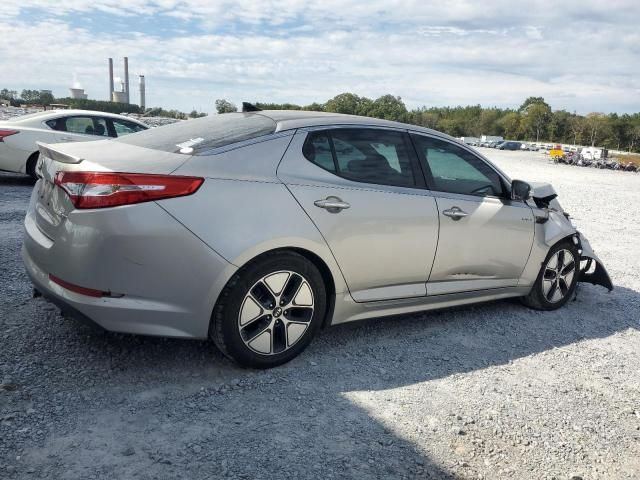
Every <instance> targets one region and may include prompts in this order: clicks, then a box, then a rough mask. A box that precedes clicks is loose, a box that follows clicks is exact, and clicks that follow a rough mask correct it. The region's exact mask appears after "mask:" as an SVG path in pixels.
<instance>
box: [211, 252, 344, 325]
mask: <svg viewBox="0 0 640 480" xmlns="http://www.w3.org/2000/svg"><path fill="white" fill-rule="evenodd" d="M281 252H293V253H296V254H298V255H300V256H302V257H304V258H305V259H306V260H308V261H309V262H311V263H312V264H313V265H314V266H315V267H316V268H317V269H318V270H319V271H320V275H321V276H322V280H323V281H324V287H325V292H326V295H327V298H326V301H327V310H326V312H325V316H324V319H323V320H322V327H323V328H324V327H327V326H329V325H330V324H331V318H332V316H333V311H334V307H335V298H336V279H335V274H334V273H333V271H332V269H331V268H330V267H329V265H328V264H327V262H326V261H325V260H324V259H323V258H322V257H321V256H320V255H319V254H318V253H316V252H313V251H311V250H309V249H307V248H304V247H300V246H283V247H276V248H271V249H269V250H264V251H262V252H260V253H258V254H255V255H254V256H252V257H251V258H249V259H247V260H245V261H244V262H242V263H241V264H239V263H236V262H234V263H235V264H236V265H237V266H238V271H241V270H242V269H244V268H246V267H247V266H249V265H252V264H254V263H256V262H259V261H260V260H261V259H263V258H265V257H267V256H269V255H273V254H276V253H281ZM340 275H342V274H341V273H340ZM340 279H341V277H339V279H338V281H340ZM230 281H231V279H230V280H229V281H228V282H227V284H228V283H229V282H230ZM225 288H226V285H225ZM216 304H217V301H216ZM214 308H215V306H214Z"/></svg>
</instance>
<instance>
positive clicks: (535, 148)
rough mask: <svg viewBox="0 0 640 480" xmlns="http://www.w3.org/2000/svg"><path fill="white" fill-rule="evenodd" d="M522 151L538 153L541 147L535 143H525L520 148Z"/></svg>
mask: <svg viewBox="0 0 640 480" xmlns="http://www.w3.org/2000/svg"><path fill="white" fill-rule="evenodd" d="M520 148H521V149H522V150H528V151H530V152H537V151H538V149H539V147H538V145H536V144H535V143H523V144H522V146H521V147H520Z"/></svg>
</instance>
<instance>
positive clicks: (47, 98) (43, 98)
mask: <svg viewBox="0 0 640 480" xmlns="http://www.w3.org/2000/svg"><path fill="white" fill-rule="evenodd" d="M55 100H56V99H55V98H53V95H52V94H51V93H49V92H41V93H40V96H39V97H38V103H39V104H40V105H49V104H51V103H54V102H55Z"/></svg>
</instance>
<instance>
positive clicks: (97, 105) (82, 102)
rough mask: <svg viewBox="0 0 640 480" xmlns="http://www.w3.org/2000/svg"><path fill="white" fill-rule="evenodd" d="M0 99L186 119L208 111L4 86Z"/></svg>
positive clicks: (22, 103) (8, 101) (0, 91)
mask: <svg viewBox="0 0 640 480" xmlns="http://www.w3.org/2000/svg"><path fill="white" fill-rule="evenodd" d="M0 100H4V101H5V102H7V103H9V104H10V105H12V106H14V107H20V106H24V105H41V106H48V105H51V104H61V105H66V106H67V107H69V108H74V109H79V110H93V111H99V112H109V113H138V114H144V115H145V116H152V117H167V118H176V119H178V120H186V119H187V118H198V117H203V116H205V115H206V113H202V112H198V111H196V110H193V111H191V112H190V113H184V112H181V111H179V110H165V109H163V108H160V107H154V108H147V109H145V111H144V112H143V111H142V110H141V109H140V107H139V106H138V105H135V104H133V103H118V102H109V101H107V100H91V99H88V98H70V97H66V98H54V96H53V95H52V94H51V93H49V92H48V91H42V90H26V89H25V90H22V92H21V93H20V94H18V92H17V91H16V90H9V89H7V88H3V89H2V90H0Z"/></svg>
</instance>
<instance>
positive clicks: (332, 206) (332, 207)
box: [313, 197, 351, 213]
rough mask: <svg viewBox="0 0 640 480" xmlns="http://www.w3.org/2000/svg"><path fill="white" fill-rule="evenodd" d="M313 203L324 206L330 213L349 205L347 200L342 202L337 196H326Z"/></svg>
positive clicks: (320, 206) (319, 206)
mask: <svg viewBox="0 0 640 480" xmlns="http://www.w3.org/2000/svg"><path fill="white" fill-rule="evenodd" d="M313 204H314V205H315V206H316V207H318V208H324V209H325V210H326V211H327V212H330V213H338V212H340V211H342V210H345V209H347V208H349V207H350V206H351V205H349V204H348V203H347V202H343V201H342V200H341V199H340V198H338V197H327V198H326V199H324V200H316V201H315V202H313Z"/></svg>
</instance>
